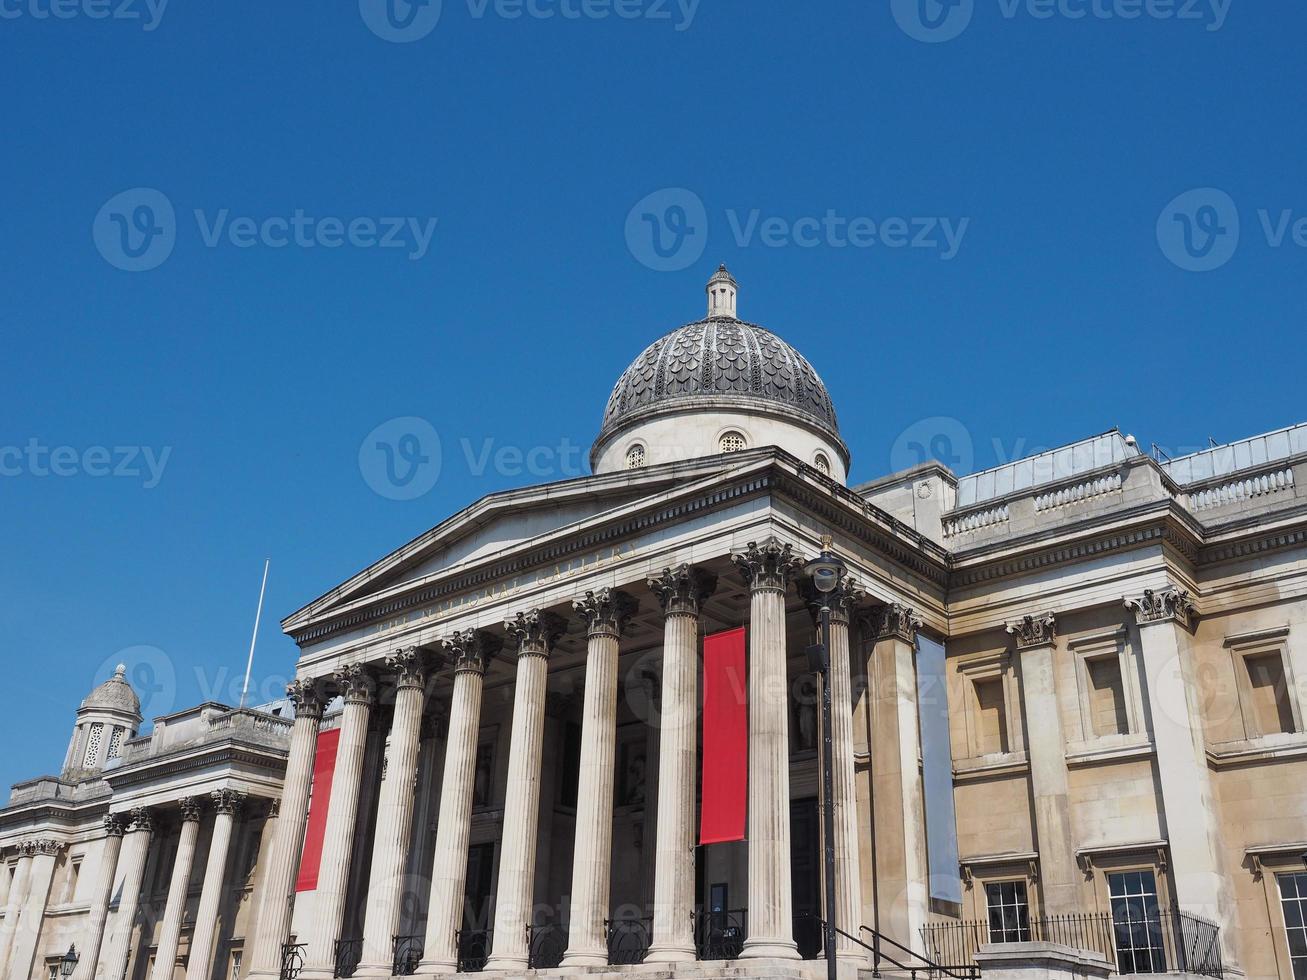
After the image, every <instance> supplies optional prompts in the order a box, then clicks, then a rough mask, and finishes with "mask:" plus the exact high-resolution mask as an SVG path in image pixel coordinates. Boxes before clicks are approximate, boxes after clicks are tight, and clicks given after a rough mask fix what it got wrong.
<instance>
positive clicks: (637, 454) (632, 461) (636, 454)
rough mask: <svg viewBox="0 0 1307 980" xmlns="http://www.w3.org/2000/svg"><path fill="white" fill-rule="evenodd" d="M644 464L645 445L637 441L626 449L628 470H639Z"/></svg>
mask: <svg viewBox="0 0 1307 980" xmlns="http://www.w3.org/2000/svg"><path fill="white" fill-rule="evenodd" d="M643 465H644V446H643V445H641V444H640V443H638V442H637V443H636V444H635V445H634V446H632V447H631V448H630V449H628V450H627V451H626V468H627V469H628V470H638V469H639V468H640V467H641V466H643Z"/></svg>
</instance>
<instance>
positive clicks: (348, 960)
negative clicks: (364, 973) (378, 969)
mask: <svg viewBox="0 0 1307 980" xmlns="http://www.w3.org/2000/svg"><path fill="white" fill-rule="evenodd" d="M362 959H363V940H362V939H337V940H336V973H335V975H336V976H337V977H352V976H354V974H355V973H356V972H357V971H358V968H359V961H360V960H362Z"/></svg>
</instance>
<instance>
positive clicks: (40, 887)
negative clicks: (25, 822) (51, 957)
mask: <svg viewBox="0 0 1307 980" xmlns="http://www.w3.org/2000/svg"><path fill="white" fill-rule="evenodd" d="M33 846H34V851H35V853H33V855H32V869H31V872H30V875H29V877H28V879H27V894H26V895H25V896H24V898H23V905H22V912H21V914H20V915H19V918H18V922H17V923H16V929H15V932H14V942H13V949H12V951H11V952H10V954H9V965H8V966H7V967H6V973H5V975H6V976H12V977H30V976H31V975H32V962H33V960H34V959H35V958H36V945H37V941H38V940H39V939H40V936H41V924H42V922H43V921H44V919H45V905H46V902H47V901H48V900H49V897H50V883H51V882H52V881H53V880H54V866H55V862H56V861H57V860H58V858H59V855H60V853H62V852H63V850H64V848H65V845H64V844H63V843H61V842H56V841H52V840H39V841H36V842H35V844H34V845H33Z"/></svg>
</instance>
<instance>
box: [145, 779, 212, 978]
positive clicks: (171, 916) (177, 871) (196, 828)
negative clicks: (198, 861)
mask: <svg viewBox="0 0 1307 980" xmlns="http://www.w3.org/2000/svg"><path fill="white" fill-rule="evenodd" d="M181 811H182V829H181V837H180V838H179V839H178V841H177V858H176V860H175V861H174V862H173V866H172V879H171V880H170V882H169V884H168V901H167V904H166V905H165V906H164V910H163V927H162V929H161V930H160V932H159V946H158V950H157V952H156V953H155V956H154V969H153V970H152V971H151V972H150V980H172V975H173V971H174V970H175V969H176V966H177V946H178V945H179V943H180V942H181V936H182V913H184V912H185V911H186V891H187V888H188V887H189V885H190V881H191V865H192V864H193V863H194V861H195V842H196V841H197V840H198V839H199V836H200V801H199V800H197V799H194V798H193V797H189V796H188V797H186V798H185V799H183V800H182V801H181Z"/></svg>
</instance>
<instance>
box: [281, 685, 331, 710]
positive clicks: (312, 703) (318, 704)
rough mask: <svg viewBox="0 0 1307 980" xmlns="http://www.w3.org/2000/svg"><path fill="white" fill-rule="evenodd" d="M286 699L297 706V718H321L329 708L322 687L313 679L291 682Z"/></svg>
mask: <svg viewBox="0 0 1307 980" xmlns="http://www.w3.org/2000/svg"><path fill="white" fill-rule="evenodd" d="M286 697H288V698H290V700H291V703H292V704H294V705H295V715H296V717H300V716H303V717H307V718H321V717H322V711H323V709H324V708H325V707H326V706H327V705H326V699H325V698H323V696H322V687H321V685H320V684H319V683H318V682H317V681H316V680H314V679H313V678H306V679H304V680H297V681H291V682H290V683H289V684H287V685H286Z"/></svg>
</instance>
